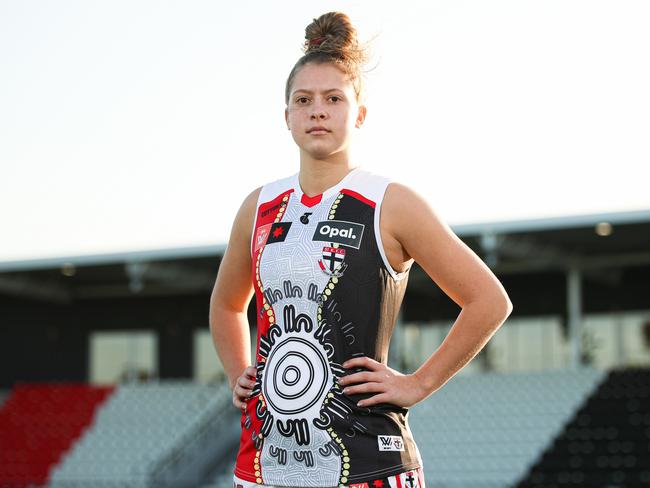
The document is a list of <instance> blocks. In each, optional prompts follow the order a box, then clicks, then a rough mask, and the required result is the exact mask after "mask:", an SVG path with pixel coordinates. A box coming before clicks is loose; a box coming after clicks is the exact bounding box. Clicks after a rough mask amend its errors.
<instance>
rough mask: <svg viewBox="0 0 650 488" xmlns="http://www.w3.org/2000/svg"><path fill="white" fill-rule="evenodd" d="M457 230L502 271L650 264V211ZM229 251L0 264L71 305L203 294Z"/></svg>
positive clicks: (424, 282)
mask: <svg viewBox="0 0 650 488" xmlns="http://www.w3.org/2000/svg"><path fill="white" fill-rule="evenodd" d="M451 228H452V229H453V230H454V232H455V233H456V234H457V235H458V236H459V237H460V238H461V239H462V240H463V241H464V242H465V243H466V244H467V245H468V246H470V247H471V248H472V249H473V250H474V251H475V252H476V253H477V254H478V255H479V256H480V257H481V258H482V259H483V260H484V261H485V262H486V263H487V264H488V266H490V268H491V269H493V270H494V271H495V273H503V274H518V273H522V272H536V271H540V270H543V271H548V270H564V269H567V268H568V267H570V266H574V265H577V266H578V267H580V268H581V269H583V270H588V269H593V270H597V269H598V268H610V267H613V266H615V267H616V266H618V267H624V266H639V265H648V264H650V209H647V210H635V211H623V212H610V213H597V214H584V215H569V216H562V217H548V218H538V219H523V220H507V221H494V222H481V223H473V224H472V223H470V224H462V225H451ZM225 249H226V244H214V245H208V246H194V247H182V248H168V249H151V250H140V251H138V250H133V251H127V252H114V253H107V254H95V255H80V256H59V257H48V258H40V259H28V260H20V261H4V262H0V293H4V294H8V295H15V294H20V295H27V296H29V295H32V296H34V297H35V298H45V299H48V297H49V299H54V301H58V299H60V300H61V301H63V302H66V301H68V300H69V299H70V298H72V296H73V297H74V298H92V297H110V296H128V295H129V294H132V293H134V292H142V293H143V294H150V293H151V294H160V293H162V294H169V293H172V294H173V293H188V292H203V291H205V290H210V289H211V288H212V286H213V285H214V280H215V277H216V272H217V269H218V264H219V261H220V259H221V256H222V255H223V253H224V251H225ZM71 278H74V279H73V280H71ZM65 280H71V282H66V281H65ZM429 281H430V279H429V278H428V277H427V276H426V274H424V273H423V272H422V270H421V269H417V270H416V272H415V273H412V274H411V278H410V282H409V287H410V288H415V289H417V288H418V287H419V286H423V287H429V285H430V283H429ZM143 283H144V284H145V285H146V286H143ZM56 285H61V286H56ZM423 290H424V288H423ZM41 294H44V296H40V295H41ZM52 294H53V295H54V296H51V295H52ZM57 296H58V299H57V298H56V297H57Z"/></svg>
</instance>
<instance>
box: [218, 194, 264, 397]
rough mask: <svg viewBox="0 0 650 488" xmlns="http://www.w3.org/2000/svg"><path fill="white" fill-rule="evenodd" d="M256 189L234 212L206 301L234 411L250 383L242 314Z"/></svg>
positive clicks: (247, 297)
mask: <svg viewBox="0 0 650 488" xmlns="http://www.w3.org/2000/svg"><path fill="white" fill-rule="evenodd" d="M260 189H261V188H257V189H256V190H254V191H253V192H252V193H250V194H249V195H248V196H247V197H246V199H245V200H244V202H243V203H242V205H241V207H240V208H239V211H238V212H237V216H236V217H235V221H234V223H233V226H232V230H231V233H230V239H229V241H228V247H227V248H226V252H225V253H224V255H223V259H222V260H221V264H220V266H219V271H218V273H217V279H216V282H215V285H214V289H213V290H212V296H211V297H210V333H211V334H212V341H213V343H214V346H215V349H216V351H217V354H218V355H219V359H221V363H222V364H223V367H224V370H225V372H226V374H227V376H228V381H229V382H230V388H231V389H232V390H233V403H234V404H235V405H236V406H238V407H241V404H240V403H238V401H237V398H238V397H239V396H242V395H238V394H237V393H238V392H237V390H238V389H239V388H245V387H247V386H248V384H247V383H250V382H252V380H246V379H245V377H246V374H247V373H251V372H252V371H253V370H251V371H248V370H247V368H248V367H250V364H251V351H250V347H251V345H250V331H249V325H248V318H247V316H246V311H247V309H248V303H249V302H250V299H251V296H252V295H253V282H252V276H251V264H252V263H251V259H252V258H251V233H252V231H253V222H254V219H255V211H256V208H257V197H258V195H259V192H260ZM241 376H244V378H241ZM248 376H253V377H254V374H252V375H251V374H248Z"/></svg>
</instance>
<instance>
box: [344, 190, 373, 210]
mask: <svg viewBox="0 0 650 488" xmlns="http://www.w3.org/2000/svg"><path fill="white" fill-rule="evenodd" d="M341 193H343V194H345V195H350V196H351V197H354V198H356V199H357V200H360V201H362V202H363V203H365V204H366V205H370V206H371V207H372V208H375V205H376V204H375V202H373V201H372V200H370V199H368V198H366V197H364V196H363V195H362V194H361V193H357V192H356V191H354V190H348V189H347V188H344V189H343V190H341Z"/></svg>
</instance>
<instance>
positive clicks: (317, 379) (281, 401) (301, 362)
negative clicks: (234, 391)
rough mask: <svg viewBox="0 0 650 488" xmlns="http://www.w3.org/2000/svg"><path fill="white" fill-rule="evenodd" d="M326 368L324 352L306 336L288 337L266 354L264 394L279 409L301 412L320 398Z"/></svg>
mask: <svg viewBox="0 0 650 488" xmlns="http://www.w3.org/2000/svg"><path fill="white" fill-rule="evenodd" d="M327 372H328V364H327V358H326V357H325V355H324V352H321V351H320V350H319V349H318V348H317V347H316V346H315V345H314V344H312V343H311V342H309V341H307V340H305V339H302V338H300V337H290V338H288V339H286V340H284V341H282V342H281V343H279V344H278V345H277V346H276V347H274V348H273V350H272V351H271V353H270V354H269V357H268V359H267V361H266V366H265V367H264V378H263V381H262V388H263V390H264V396H265V398H266V399H267V400H268V402H269V406H270V407H271V409H272V410H275V411H276V412H278V413H282V414H285V415H293V414H297V413H300V412H304V411H305V410H308V409H309V408H311V407H312V406H313V405H314V404H315V403H316V402H318V401H319V400H321V399H322V398H323V394H324V393H325V390H326V388H327V377H328V375H327Z"/></svg>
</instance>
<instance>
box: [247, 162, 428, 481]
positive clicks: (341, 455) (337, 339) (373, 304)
mask: <svg viewBox="0 0 650 488" xmlns="http://www.w3.org/2000/svg"><path fill="white" fill-rule="evenodd" d="M389 183H390V180H389V179H388V178H385V177H383V176H380V175H377V174H374V173H371V172H369V171H367V170H365V169H363V168H361V167H356V168H355V169H353V170H352V171H350V172H349V173H348V174H347V175H346V176H345V177H344V178H343V179H342V180H341V181H339V183H337V184H336V185H334V186H333V187H331V188H329V189H327V190H325V191H324V192H323V193H321V194H319V195H316V196H313V197H309V196H307V195H305V194H303V193H302V189H301V187H300V183H299V180H298V173H296V174H294V175H292V176H289V177H286V178H283V179H279V180H276V181H273V182H271V183H268V184H266V185H264V187H263V188H262V190H261V192H260V195H259V199H258V202H257V211H256V217H255V224H254V226H253V229H252V236H251V237H252V239H251V253H252V270H251V271H252V275H253V284H254V288H255V300H256V304H257V348H256V365H257V381H256V383H255V386H254V387H253V392H252V395H251V397H250V398H249V399H248V401H247V407H246V409H245V410H244V411H242V417H241V428H242V432H241V439H240V447H239V453H238V456H237V464H236V467H235V474H236V475H237V476H238V477H239V478H242V479H244V480H248V481H251V482H255V483H258V484H269V485H278V486H318V487H321V486H323V487H329V486H338V485H339V484H352V483H366V482H368V480H374V479H380V478H383V477H388V476H391V475H395V474H397V473H402V472H405V471H408V470H411V469H414V468H417V467H419V466H421V458H420V453H419V452H418V448H417V446H416V444H415V442H414V440H413V436H412V434H411V431H410V428H409V426H408V422H407V416H408V409H406V408H402V407H399V406H397V405H393V404H387V403H384V404H378V405H372V406H369V407H358V406H357V402H358V401H359V400H360V399H362V398H368V397H370V396H373V395H375V394H376V393H364V394H352V395H346V394H344V393H343V391H342V387H341V386H340V385H339V382H338V380H339V379H340V378H341V377H342V376H344V375H347V374H351V373H354V372H357V371H363V369H359V368H354V369H350V370H348V369H345V368H343V367H342V366H341V364H342V363H344V362H345V361H346V360H348V359H350V358H353V357H357V356H368V357H370V358H373V359H375V360H377V361H379V362H383V363H386V361H387V357H388V346H389V342H390V337H391V334H392V332H393V328H394V326H395V321H396V318H397V313H398V311H399V308H400V305H401V303H402V299H403V297H404V292H405V290H406V283H407V280H408V273H409V271H410V269H409V270H406V271H404V272H402V273H397V272H395V270H394V269H393V268H392V267H391V266H390V263H389V262H388V260H387V258H386V254H385V252H384V248H383V245H382V242H381V235H380V232H379V215H380V208H381V202H382V199H383V196H384V192H385V190H386V187H387V186H388V184H389Z"/></svg>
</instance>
